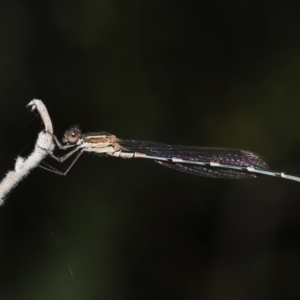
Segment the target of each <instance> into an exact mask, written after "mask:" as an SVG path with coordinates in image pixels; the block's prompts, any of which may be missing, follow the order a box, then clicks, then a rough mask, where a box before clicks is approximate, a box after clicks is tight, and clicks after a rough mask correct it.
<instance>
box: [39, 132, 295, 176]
mask: <svg viewBox="0 0 300 300" xmlns="http://www.w3.org/2000/svg"><path fill="white" fill-rule="evenodd" d="M54 139H55V142H56V144H57V146H58V148H60V149H62V150H67V149H71V150H70V151H69V152H68V153H67V154H66V155H64V156H62V157H57V156H55V155H53V154H50V155H51V157H53V158H54V159H55V160H57V161H58V162H64V161H66V160H67V159H68V158H70V157H71V156H73V155H74V160H73V161H72V163H71V164H70V166H69V167H68V169H67V170H66V171H65V172H60V171H58V170H56V169H54V168H49V166H48V167H43V166H41V167H42V168H45V169H47V170H49V171H52V172H54V173H56V174H59V175H67V173H68V172H69V171H70V170H71V168H72V167H73V166H74V164H75V162H76V161H77V160H78V158H79V157H80V156H81V155H82V153H83V152H93V153H96V154H99V155H100V156H114V157H120V158H147V159H152V160H154V161H155V162H157V163H159V164H160V165H163V166H166V167H169V168H172V169H175V170H178V171H182V172H185V173H190V174H193V175H199V176H206V177H212V178H232V179H239V178H253V177H256V176H257V175H267V176H274V177H281V178H285V179H289V180H295V181H299V182H300V177H299V176H294V175H289V174H285V173H283V172H277V171H272V170H269V167H268V165H267V163H266V161H265V159H264V158H263V157H261V156H260V155H258V154H256V153H254V152H250V151H245V150H237V149H226V148H208V147H193V146H173V145H167V144H163V143H156V142H150V141H143V140H129V139H119V138H117V137H116V136H115V135H112V134H110V133H107V132H98V133H87V134H83V133H82V132H81V130H80V129H78V128H77V127H74V128H70V129H68V130H67V131H66V132H65V133H64V136H63V139H62V144H61V143H60V142H59V141H58V139H57V138H56V137H55V136H54Z"/></svg>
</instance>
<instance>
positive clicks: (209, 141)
mask: <svg viewBox="0 0 300 300" xmlns="http://www.w3.org/2000/svg"><path fill="white" fill-rule="evenodd" d="M299 32H300V18H299V5H298V3H297V2H296V1H288V2H286V1H276V2H274V3H272V5H270V2H269V1H253V0H252V1H239V2H236V1H183V0H179V1H158V0H152V1H117V0H114V1H113V0H101V1H91V0H85V1H80V0H78V1H72V2H71V1H65V0H60V1H58V0H52V1H3V2H1V4H0V99H1V100H0V136H1V138H0V172H1V174H2V175H1V177H3V176H4V175H5V173H6V172H7V171H8V170H9V169H11V168H13V165H14V162H15V158H16V157H17V155H21V156H26V155H27V154H28V153H29V152H30V151H31V150H32V149H33V147H34V142H35V140H36V137H37V134H38V132H39V131H40V130H41V129H42V124H41V121H40V119H39V117H38V116H37V115H35V114H33V113H31V112H30V111H28V110H27V109H26V107H25V106H26V105H27V103H28V102H29V101H30V100H32V99H33V98H38V99H42V100H43V101H44V103H45V104H46V106H47V108H48V110H49V113H50V116H51V118H52V121H53V125H54V129H55V133H56V134H57V136H58V137H59V138H61V136H62V135H63V132H64V130H66V129H67V128H68V127H69V126H71V125H74V124H80V126H81V129H82V131H83V132H89V131H91V132H93V131H103V130H105V131H108V132H110V133H113V134H115V135H117V136H118V137H120V138H132V139H145V140H153V141H157V142H164V143H169V144H183V145H194V146H210V147H230V148H241V149H246V150H251V151H255V152H257V153H259V154H261V155H262V156H264V157H265V158H266V159H267V161H268V163H269V164H270V166H271V169H275V170H280V171H285V172H288V173H292V174H300V121H299V120H300V118H299V115H300V85H299V82H300V39H299ZM59 167H60V168H61V170H63V169H64V168H65V167H66V166H59ZM299 195H300V184H299V183H297V182H293V181H288V180H283V179H277V178H271V177H259V178H257V179H246V180H221V179H210V178H203V177H198V176H192V175H188V174H184V173H181V172H176V171H174V170H171V169H168V168H164V167H161V166H159V165H158V164H155V163H154V162H152V161H147V160H138V159H136V160H122V159H116V158H99V157H97V156H95V155H89V154H86V155H83V156H82V157H81V158H80V160H79V161H78V163H77V164H76V165H75V167H74V169H72V171H71V172H70V173H69V175H68V176H67V177H60V176H57V175H55V174H53V173H50V172H46V171H44V170H42V169H35V170H34V171H33V172H32V173H31V174H30V175H29V176H28V177H27V178H26V179H25V180H24V181H22V182H21V183H20V184H19V185H18V186H17V188H16V189H15V190H13V191H12V192H11V193H10V194H9V196H8V197H7V199H6V202H5V205H4V206H3V207H1V208H0V228H1V230H0V270H1V272H0V276H1V278H0V299H22V300H23V299H43V300H47V299H72V300H77V299H108V300H115V299H116V300H119V299H124V300H126V299H131V300H135V299H136V300H140V299H145V300H146V299H187V300H194V299H213V300H218V299H300V197H299Z"/></svg>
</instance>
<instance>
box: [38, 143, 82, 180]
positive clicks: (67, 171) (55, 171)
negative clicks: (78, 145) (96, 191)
mask: <svg viewBox="0 0 300 300" xmlns="http://www.w3.org/2000/svg"><path fill="white" fill-rule="evenodd" d="M77 150H78V149H77ZM73 153H74V152H73ZM82 153H83V151H82V150H81V151H80V152H78V153H77V155H76V156H75V158H74V160H73V161H72V163H71V164H70V166H69V167H68V169H67V170H66V171H65V172H61V171H59V170H57V169H55V168H53V167H51V166H49V165H48V164H46V163H43V164H44V165H46V166H47V167H45V166H42V165H39V167H40V168H42V169H45V170H47V171H50V172H52V173H55V174H58V175H62V176H66V175H67V174H68V173H69V171H70V170H71V169H72V167H73V166H74V164H75V163H76V161H77V160H78V158H79V157H80V156H81V154H82ZM68 157H70V156H68ZM58 161H59V160H58ZM59 162H60V161H59Z"/></svg>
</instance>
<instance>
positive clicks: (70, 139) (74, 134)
mask: <svg viewBox="0 0 300 300" xmlns="http://www.w3.org/2000/svg"><path fill="white" fill-rule="evenodd" d="M80 138H81V130H80V129H78V128H70V129H68V130H66V131H65V133H64V136H63V138H62V142H63V144H66V145H74V144H76V143H77V141H78V140H79V139H80Z"/></svg>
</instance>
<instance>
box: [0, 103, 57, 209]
mask: <svg viewBox="0 0 300 300" xmlns="http://www.w3.org/2000/svg"><path fill="white" fill-rule="evenodd" d="M27 107H30V108H31V110H32V111H33V110H35V109H36V110H37V111H38V112H39V114H40V115H41V118H42V121H43V122H44V125H45V130H44V131H41V132H40V133H39V135H38V138H37V141H36V143H35V147H34V150H33V152H32V153H31V154H30V155H29V156H28V157H27V158H22V157H20V156H19V157H17V160H16V164H15V169H14V170H13V171H10V172H8V173H7V174H6V176H5V177H4V178H3V180H2V181H1V182H0V206H1V205H2V204H3V202H4V198H5V196H6V195H7V194H8V193H9V192H10V191H11V190H12V189H13V188H14V187H15V186H16V185H17V184H18V183H19V182H20V181H21V180H22V179H23V178H25V177H26V176H27V175H28V174H29V172H30V171H31V170H32V169H34V168H35V167H37V166H38V165H39V164H40V162H41V161H42V160H43V159H44V158H45V157H46V156H47V155H48V154H49V153H50V152H52V150H53V148H54V144H53V127H52V122H51V119H50V117H49V114H48V111H47V108H46V106H45V105H44V103H43V102H42V101H41V100H38V99H34V100H32V101H30V102H29V103H28V105H27Z"/></svg>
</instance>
